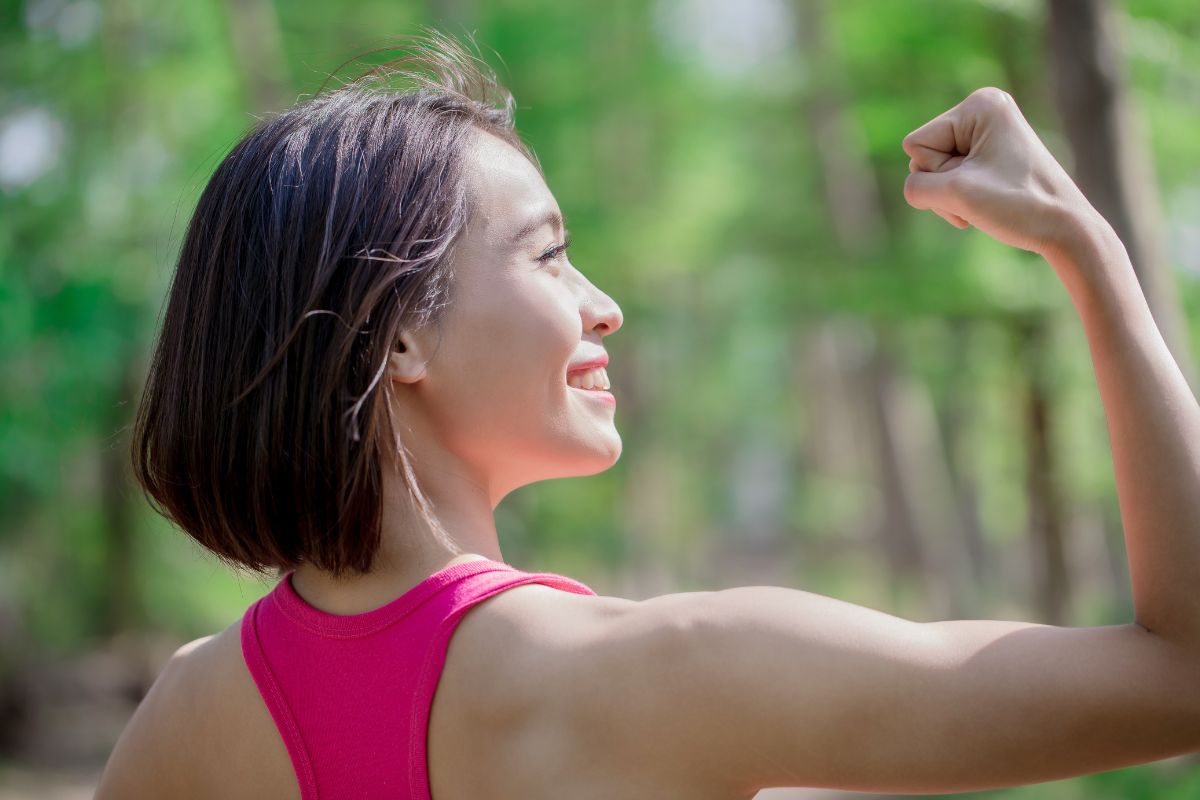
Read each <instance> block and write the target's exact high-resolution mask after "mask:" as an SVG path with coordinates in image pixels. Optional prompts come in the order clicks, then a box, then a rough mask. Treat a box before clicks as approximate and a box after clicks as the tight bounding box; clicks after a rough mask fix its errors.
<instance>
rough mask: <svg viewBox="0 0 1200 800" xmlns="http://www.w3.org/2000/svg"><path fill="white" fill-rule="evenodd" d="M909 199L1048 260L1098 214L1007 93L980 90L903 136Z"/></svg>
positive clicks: (953, 221)
mask: <svg viewBox="0 0 1200 800" xmlns="http://www.w3.org/2000/svg"><path fill="white" fill-rule="evenodd" d="M904 152H906V153H908V155H909V156H911V157H912V158H911V160H910V161H909V164H908V169H909V172H910V173H911V174H910V175H909V176H908V178H907V179H906V180H905V181H904V198H905V199H906V200H907V201H908V203H909V204H910V205H912V206H913V207H914V208H922V209H925V208H927V209H930V210H932V211H934V212H935V213H937V214H938V215H939V216H941V217H942V218H943V219H945V220H946V221H947V222H949V223H950V224H952V225H954V226H956V227H958V228H966V227H968V226H969V225H974V226H975V227H976V228H979V229H980V230H981V231H983V232H984V233H986V234H988V235H989V236H991V237H992V238H994V239H997V240H998V241H1001V242H1004V243H1005V244H1009V245H1012V246H1014V247H1019V248H1021V249H1023V250H1030V251H1032V252H1035V253H1039V254H1041V255H1043V256H1045V255H1047V253H1048V251H1049V250H1050V249H1051V248H1057V247H1059V246H1062V245H1063V244H1064V243H1065V241H1066V240H1067V239H1068V238H1069V237H1070V236H1072V235H1073V234H1074V233H1075V232H1076V231H1077V230H1078V229H1079V227H1080V226H1081V225H1083V224H1084V223H1086V222H1088V221H1089V220H1095V219H1097V218H1098V217H1099V214H1098V213H1097V212H1096V210H1095V209H1094V208H1093V207H1092V205H1091V204H1090V203H1089V202H1088V201H1087V199H1086V198H1085V197H1084V196H1083V193H1082V192H1081V191H1079V188H1078V187H1077V186H1076V185H1075V183H1074V182H1073V181H1072V180H1071V178H1070V176H1069V175H1067V173H1066V171H1065V170H1064V169H1063V168H1062V167H1061V166H1060V165H1059V163H1058V162H1057V161H1055V160H1054V156H1052V155H1050V152H1049V151H1048V150H1047V149H1046V147H1045V145H1043V144H1042V141H1041V140H1040V139H1039V138H1038V137H1037V134H1036V133H1034V132H1033V129H1032V128H1031V127H1029V123H1028V122H1026V120H1025V117H1024V115H1022V114H1021V110H1020V109H1019V108H1017V104H1016V102H1014V101H1013V99H1012V97H1011V96H1009V94H1008V93H1007V92H1004V91H1002V90H1000V89H995V88H991V87H988V88H984V89H978V90H976V91H974V92H972V93H971V95H970V96H968V97H967V99H965V100H963V101H962V102H961V103H959V104H958V105H956V106H955V107H954V108H952V109H950V110H949V111H946V112H945V113H943V114H941V115H939V116H937V117H935V118H934V119H932V120H930V121H929V122H927V123H925V124H924V125H922V126H921V127H920V128H917V129H916V130H915V131H913V132H912V133H910V134H908V136H905V137H904Z"/></svg>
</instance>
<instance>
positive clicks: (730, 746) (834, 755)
mask: <svg viewBox="0 0 1200 800" xmlns="http://www.w3.org/2000/svg"><path fill="white" fill-rule="evenodd" d="M585 651H586V652H584V653H582V656H583V658H582V659H581V663H580V664H579V665H578V668H579V669H580V670H583V673H582V674H583V675H585V676H586V680H589V681H593V682H596V691H595V692H594V697H595V698H596V702H592V703H585V705H584V707H583V708H584V712H583V714H582V719H581V722H582V723H583V724H586V725H589V726H592V728H593V734H592V735H593V736H595V735H599V736H600V737H601V740H602V741H604V743H605V744H604V746H605V747H611V748H614V749H615V750H616V751H617V755H619V756H627V757H630V758H633V757H636V756H639V755H641V756H644V755H645V754H646V753H653V754H654V756H655V758H654V760H655V762H656V763H658V764H660V765H661V767H660V768H661V769H663V770H674V771H677V772H679V773H680V774H679V775H678V777H679V779H680V780H696V779H698V778H699V779H703V780H705V781H707V782H708V783H709V785H726V786H728V787H729V788H730V789H731V790H734V789H736V790H739V791H744V792H752V791H754V790H757V789H760V788H764V787H769V786H823V787H829V788H839V789H849V790H857V791H875V792H926V793H940V792H953V791H966V790H971V789H983V788H992V787H1001V786H1010V785H1017V784H1024V783H1034V782H1039V781H1045V780H1052V779H1057V778H1063V777H1068V776H1072V775H1079V774H1083V773H1088V772H1098V771H1103V770H1107V769H1114V768H1117V767H1122V766H1127V765H1129V764H1133V763H1140V762H1145V761H1152V760H1155V759H1159V758H1165V757H1168V756H1172V755H1177V754H1180V753H1183V752H1188V751H1191V750H1195V749H1198V748H1200V669H1198V668H1200V663H1198V658H1197V656H1196V654H1194V653H1187V652H1185V651H1182V650H1181V649H1178V648H1177V647H1176V646H1175V645H1173V644H1172V643H1170V642H1168V641H1165V640H1163V639H1162V638H1161V637H1159V636H1157V635H1155V634H1152V633H1149V632H1148V631H1146V630H1145V629H1144V628H1141V627H1139V626H1137V625H1132V624H1131V625H1123V626H1107V627H1095V628H1062V627H1054V626H1047V625H1036V624H1031V623H1020V622H999V621H984V620H979V621H954V622H936V623H916V622H910V621H907V620H903V619H899V618H897V617H893V616H890V615H888V614H885V613H882V612H878V611H873V610H871V609H867V608H863V607H860V606H855V605H853V604H850V603H845V602H841V601H838V600H834V599H831V598H828V597H822V596H820V595H815V594H811V593H808V592H802V591H796V590H792V589H784V588H780V587H770V586H754V587H742V588H737V589H728V590H725V591H720V592H697V593H688V594H677V595H665V596H663V597H657V598H653V599H651V600H646V601H643V602H641V603H635V604H631V605H630V606H629V607H628V610H627V611H626V612H625V613H623V614H621V615H618V616H615V617H614V618H613V619H612V620H611V621H610V622H609V623H607V624H606V625H605V626H604V627H603V628H602V631H601V633H599V634H597V635H596V636H595V637H594V638H593V641H592V643H591V644H590V645H589V646H588V647H586V648H585ZM608 731H611V732H612V734H613V735H611V736H607V735H606V734H605V732H608ZM596 732H598V734H597V733H596Z"/></svg>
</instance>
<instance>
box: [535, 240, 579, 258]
mask: <svg viewBox="0 0 1200 800" xmlns="http://www.w3.org/2000/svg"><path fill="white" fill-rule="evenodd" d="M570 246H571V237H570V236H568V237H567V238H566V240H565V241H564V242H563V243H562V244H560V245H557V246H556V247H551V248H550V249H549V250H547V251H546V252H544V253H542V254H541V255H540V256H538V257H537V260H538V261H553V260H554V259H556V258H558V257H559V256H561V255H562V254H563V253H565V252H567V248H568V247H570Z"/></svg>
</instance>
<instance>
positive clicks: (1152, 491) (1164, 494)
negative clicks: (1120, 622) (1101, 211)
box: [1046, 213, 1200, 651]
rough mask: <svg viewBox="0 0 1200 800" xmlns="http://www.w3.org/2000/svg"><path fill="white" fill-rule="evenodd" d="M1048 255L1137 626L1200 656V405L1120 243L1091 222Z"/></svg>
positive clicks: (1093, 216) (1091, 216)
mask: <svg viewBox="0 0 1200 800" xmlns="http://www.w3.org/2000/svg"><path fill="white" fill-rule="evenodd" d="M1085 218H1086V222H1084V223H1082V224H1079V225H1077V226H1074V227H1073V230H1074V233H1073V234H1072V235H1070V236H1069V239H1070V241H1069V242H1066V243H1064V244H1062V245H1061V246H1059V247H1056V248H1053V249H1051V250H1050V251H1048V252H1047V253H1046V260H1047V261H1048V262H1049V263H1050V265H1051V266H1052V267H1053V268H1054V270H1055V271H1056V272H1057V273H1058V275H1059V277H1060V278H1061V279H1062V281H1063V284H1064V285H1065V286H1066V288H1067V291H1068V293H1069V294H1070V295H1071V299H1072V300H1073V302H1074V304H1075V308H1076V311H1077V312H1078V313H1079V316H1080V319H1081V320H1082V322H1083V327H1084V331H1085V333H1086V335H1087V341H1088V345H1089V347H1090V349H1091V354H1092V364H1093V367H1094V369H1095V372H1096V380H1097V383H1098V384H1099V387H1100V398H1101V401H1102V402H1103V404H1104V411H1105V415H1106V417H1107V420H1108V433H1109V441H1110V443H1111V446H1112V454H1113V468H1114V472H1115V475H1116V483H1117V496H1118V499H1119V501H1120V507H1121V520H1122V523H1123V526H1124V531H1125V545H1126V549H1127V551H1128V556H1129V569H1130V577H1131V579H1132V586H1133V601H1134V607H1135V609H1136V615H1137V622H1138V623H1140V624H1141V625H1143V626H1144V627H1146V628H1148V629H1150V630H1151V631H1153V632H1155V633H1157V634H1160V635H1162V636H1164V637H1166V638H1168V639H1171V640H1174V641H1177V642H1179V643H1181V644H1185V645H1186V646H1188V647H1193V648H1196V649H1197V650H1198V651H1200V404H1197V402H1196V398H1195V397H1194V396H1193V395H1192V392H1191V389H1190V388H1189V386H1188V384H1187V381H1186V380H1185V379H1184V377H1183V374H1182V373H1181V372H1180V370H1179V367H1178V365H1177V364H1176V363H1175V360H1174V358H1173V357H1172V355H1171V353H1170V351H1169V350H1168V349H1167V346H1166V343H1165V342H1164V341H1163V338H1162V335H1161V334H1160V333H1159V331H1158V327H1157V326H1156V325H1155V323H1154V318H1153V317H1152V315H1151V313H1150V308H1149V306H1148V305H1147V304H1146V299H1145V296H1144V295H1143V293H1142V290H1141V287H1140V285H1139V284H1138V281H1137V277H1136V275H1135V273H1134V271H1133V267H1132V265H1131V264H1130V262H1129V257H1128V255H1127V253H1126V251H1125V247H1124V246H1123V245H1122V243H1121V241H1120V239H1119V238H1118V237H1117V235H1116V234H1115V233H1114V232H1113V231H1112V228H1111V227H1110V226H1109V225H1108V224H1107V223H1106V222H1104V221H1103V220H1102V219H1100V217H1099V215H1096V214H1091V213H1089V214H1087V215H1085Z"/></svg>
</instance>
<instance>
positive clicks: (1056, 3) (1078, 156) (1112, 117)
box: [1047, 0, 1198, 391]
mask: <svg viewBox="0 0 1200 800" xmlns="http://www.w3.org/2000/svg"><path fill="white" fill-rule="evenodd" d="M1048 7H1049V12H1050V13H1049V31H1048V37H1047V39H1048V43H1049V50H1050V59H1051V62H1052V65H1053V71H1054V87H1055V93H1056V94H1055V96H1056V101H1057V105H1058V110H1059V113H1060V114H1061V116H1062V120H1063V126H1064V128H1065V130H1066V134H1067V139H1068V141H1069V142H1070V144H1071V151H1072V152H1073V154H1074V158H1075V165H1074V177H1075V182H1076V183H1077V184H1078V185H1079V188H1080V189H1081V190H1082V191H1083V193H1084V195H1085V196H1086V197H1087V198H1088V200H1089V201H1090V202H1091V203H1092V205H1093V206H1095V207H1096V210H1097V211H1099V212H1100V213H1101V214H1102V215H1103V216H1104V218H1105V219H1106V220H1108V221H1109V223H1110V224H1111V225H1112V226H1113V229H1114V230H1115V231H1116V232H1117V235H1118V236H1120V237H1121V241H1122V242H1124V243H1125V249H1126V250H1127V251H1128V253H1129V260H1130V261H1131V262H1132V263H1133V268H1134V270H1135V271H1136V272H1137V276H1138V282H1139V283H1140V284H1141V286H1142V292H1143V293H1144V294H1145V295H1146V302H1147V303H1148V304H1149V305H1150V309H1151V311H1152V312H1153V314H1154V320H1155V322H1156V323H1157V324H1158V329H1159V330H1160V331H1161V332H1162V335H1163V339H1164V340H1165V341H1166V343H1167V346H1168V347H1169V348H1170V350H1171V353H1172V355H1174V356H1175V360H1176V361H1177V362H1178V363H1179V367H1180V369H1181V370H1182V372H1183V374H1184V376H1185V377H1187V379H1188V382H1189V383H1190V384H1191V386H1192V389H1193V391H1196V390H1197V388H1198V387H1197V382H1196V374H1195V368H1194V366H1193V364H1192V360H1191V352H1190V347H1189V345H1188V334H1187V322H1186V319H1185V318H1184V316H1183V312H1182V310H1181V307H1180V303H1179V296H1178V293H1177V290H1176V286H1175V281H1174V278H1173V276H1172V274H1171V271H1170V269H1169V265H1168V263H1167V259H1166V256H1165V249H1166V248H1165V246H1164V240H1163V233H1162V229H1161V225H1160V220H1161V219H1162V216H1163V213H1162V207H1161V203H1160V201H1159V196H1158V188H1157V185H1156V181H1155V178H1154V170H1153V167H1152V158H1151V153H1150V145H1149V142H1148V141H1147V139H1146V136H1145V135H1144V134H1143V132H1142V129H1141V128H1142V125H1141V120H1140V119H1139V118H1138V117H1137V115H1136V112H1135V110H1134V108H1133V104H1132V101H1131V99H1130V97H1129V91H1128V89H1127V87H1126V85H1125V79H1124V74H1125V68H1124V63H1123V61H1122V58H1121V54H1120V52H1119V49H1118V42H1117V38H1116V36H1115V34H1116V32H1117V23H1118V22H1119V20H1118V18H1117V17H1116V16H1115V15H1114V12H1113V10H1112V8H1111V7H1110V6H1109V4H1108V2H1107V0H1048Z"/></svg>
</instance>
